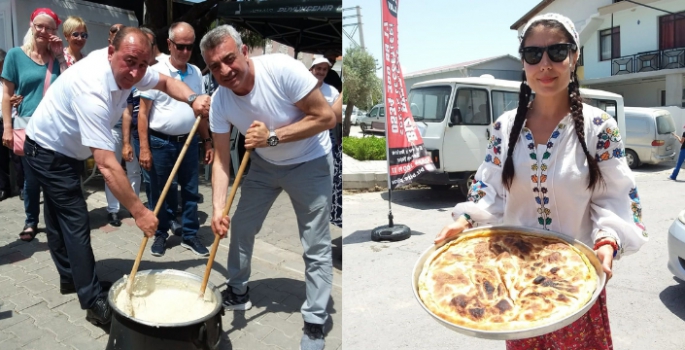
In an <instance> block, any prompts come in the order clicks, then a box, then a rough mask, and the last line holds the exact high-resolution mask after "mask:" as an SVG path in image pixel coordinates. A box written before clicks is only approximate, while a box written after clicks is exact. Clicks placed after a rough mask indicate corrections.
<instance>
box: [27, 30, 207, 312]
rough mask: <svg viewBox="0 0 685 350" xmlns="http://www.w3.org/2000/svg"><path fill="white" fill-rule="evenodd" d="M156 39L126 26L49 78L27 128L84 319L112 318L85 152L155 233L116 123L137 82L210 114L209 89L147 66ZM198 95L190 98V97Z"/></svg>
mask: <svg viewBox="0 0 685 350" xmlns="http://www.w3.org/2000/svg"><path fill="white" fill-rule="evenodd" d="M150 48H151V45H150V41H149V40H148V38H147V37H146V36H145V34H143V33H142V32H141V31H140V29H137V28H132V27H126V28H123V29H120V30H119V31H118V32H117V34H116V35H115V36H114V39H113V40H112V45H110V46H109V47H108V48H105V49H102V50H97V51H94V52H92V53H91V54H90V55H88V57H86V58H84V59H83V60H82V61H80V62H79V64H77V65H74V66H72V67H71V68H69V69H68V70H66V71H65V72H64V73H62V75H60V78H59V79H57V80H56V81H55V83H54V84H52V85H51V86H50V89H48V91H47V93H46V94H45V97H43V99H42V101H41V102H40V104H39V105H38V107H37V108H36V111H35V112H34V114H33V117H32V118H31V121H30V122H29V124H28V126H27V128H26V142H25V143H24V153H25V156H24V159H25V161H26V164H27V166H26V167H25V168H24V169H25V171H27V172H30V173H31V176H33V177H35V178H36V179H37V181H38V182H39V183H40V186H41V187H42V189H43V199H44V204H45V205H44V213H45V226H46V228H45V229H46V235H47V238H48V247H49V248H50V253H51V255H52V259H53V261H54V263H55V266H56V267H57V271H58V272H59V275H60V292H61V293H62V294H67V293H73V292H76V293H77V294H78V298H79V302H80V305H81V308H83V309H87V310H88V311H87V314H86V319H87V320H88V321H89V322H91V323H94V324H100V325H104V324H108V323H109V322H110V319H111V314H112V312H111V309H110V306H109V304H108V303H107V296H106V294H105V293H104V290H103V285H101V284H100V281H99V280H98V277H97V274H96V272H95V257H94V256H93V249H92V247H91V245H90V224H89V218H88V206H87V205H86V200H85V198H84V196H83V192H82V191H81V179H80V174H81V169H82V167H83V160H85V159H87V158H89V157H90V156H91V155H92V156H93V158H94V159H95V163H96V164H97V166H98V167H99V168H100V171H101V172H102V175H103V177H104V179H105V182H106V183H107V185H108V186H109V188H110V190H111V191H112V193H113V194H114V196H116V197H117V199H119V201H120V202H121V204H123V205H124V207H126V208H127V209H128V211H129V212H130V213H131V215H133V218H134V219H135V222H136V225H137V226H138V227H139V228H140V229H141V230H142V231H143V233H144V234H145V235H146V236H148V237H151V236H153V235H154V232H155V230H156V229H157V224H158V222H157V218H156V217H155V215H154V214H153V213H152V211H150V210H149V209H147V208H146V207H145V206H144V205H143V203H142V202H141V201H140V199H138V196H136V194H135V193H134V192H133V189H132V188H131V184H130V183H129V181H128V178H127V177H126V174H125V173H124V169H123V168H122V167H121V165H120V164H119V162H117V159H116V157H115V155H114V150H115V142H116V141H115V139H114V136H113V135H112V127H113V126H114V125H115V124H116V123H117V122H118V120H119V119H120V118H121V115H122V112H123V111H124V109H125V108H126V98H127V97H128V95H129V93H130V92H131V88H133V87H134V86H135V87H137V88H138V89H140V90H148V89H152V88H155V89H159V90H162V91H165V92H166V93H168V94H169V95H171V96H173V97H174V98H176V99H178V100H182V101H189V103H192V108H193V110H194V111H196V113H197V114H201V115H207V113H208V112H209V110H208V107H209V97H208V96H204V95H203V96H199V97H198V96H197V95H196V94H194V93H193V91H192V90H191V89H190V88H188V86H187V85H185V84H183V83H182V82H180V81H177V80H174V79H170V78H169V77H167V76H164V75H160V74H159V73H157V72H154V71H151V70H148V69H147V68H148V61H149V59H150ZM191 101H192V102H191Z"/></svg>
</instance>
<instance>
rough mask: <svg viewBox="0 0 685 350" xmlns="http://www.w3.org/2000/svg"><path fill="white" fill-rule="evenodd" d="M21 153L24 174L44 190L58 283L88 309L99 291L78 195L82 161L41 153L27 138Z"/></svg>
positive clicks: (84, 211) (84, 207) (85, 213)
mask: <svg viewBox="0 0 685 350" xmlns="http://www.w3.org/2000/svg"><path fill="white" fill-rule="evenodd" d="M24 153H25V156H24V159H25V162H26V168H25V169H24V170H25V171H26V172H27V173H30V175H29V176H33V177H35V179H36V180H37V181H38V182H39V183H40V185H41V187H42V188H43V199H44V206H43V213H44V215H45V229H46V234H47V237H48V247H49V248H50V255H51V256H52V260H53V261H54V262H55V266H56V267H57V272H59V275H60V282H73V283H74V286H75V287H76V293H77V294H78V298H79V302H80V303H81V308H82V309H89V308H91V307H92V306H93V304H94V303H95V300H96V299H97V298H98V296H100V293H101V292H102V288H101V287H100V283H99V281H98V277H97V274H96V273H95V256H93V248H92V247H91V245H90V223H89V220H88V206H87V205H86V199H85V198H84V197H83V192H82V191H81V178H80V176H79V174H81V171H82V168H83V161H79V160H76V159H74V158H70V157H67V156H65V155H63V154H61V153H58V152H53V151H49V150H46V149H43V148H41V147H40V146H38V145H37V144H36V143H35V142H33V141H32V140H30V139H29V138H28V137H27V138H26V142H25V143H24Z"/></svg>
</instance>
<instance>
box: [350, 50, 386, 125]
mask: <svg viewBox="0 0 685 350" xmlns="http://www.w3.org/2000/svg"><path fill="white" fill-rule="evenodd" d="M343 71H344V74H343V76H344V77H345V79H344V81H343V90H344V92H343V96H344V98H345V102H346V106H347V107H345V118H344V120H343V136H350V125H351V124H352V123H351V119H350V116H351V115H352V110H353V109H354V106H357V107H358V108H361V109H367V110H368V109H370V108H371V107H373V104H374V100H373V96H374V92H376V93H377V92H378V91H380V90H381V89H380V88H381V86H382V85H381V84H382V83H381V80H380V79H379V78H378V76H376V61H375V60H374V58H373V56H372V55H371V54H369V53H368V52H366V51H364V50H362V49H361V48H359V47H349V48H347V50H346V51H345V56H344V59H343Z"/></svg>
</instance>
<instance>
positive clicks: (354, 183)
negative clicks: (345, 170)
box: [342, 173, 388, 190]
mask: <svg viewBox="0 0 685 350" xmlns="http://www.w3.org/2000/svg"><path fill="white" fill-rule="evenodd" d="M342 179H343V189H344V190H357V189H368V188H377V187H379V188H388V174H387V173H360V174H343V176H342Z"/></svg>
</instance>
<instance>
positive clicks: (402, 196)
mask: <svg viewBox="0 0 685 350" xmlns="http://www.w3.org/2000/svg"><path fill="white" fill-rule="evenodd" d="M381 198H383V199H384V200H386V201H387V200H388V192H387V191H386V192H383V193H381ZM465 200H466V198H464V196H463V195H462V194H461V192H459V189H457V188H456V187H452V188H451V189H449V190H446V191H437V190H431V189H412V190H402V191H393V193H392V205H393V206H395V205H401V206H403V207H409V208H413V209H419V210H435V209H437V210H438V211H449V210H451V208H452V207H454V206H455V205H456V204H457V203H459V202H463V201H465ZM446 208H450V209H449V210H448V209H446ZM395 220H396V221H397V222H398V223H401V221H402V218H401V217H397V216H395Z"/></svg>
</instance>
